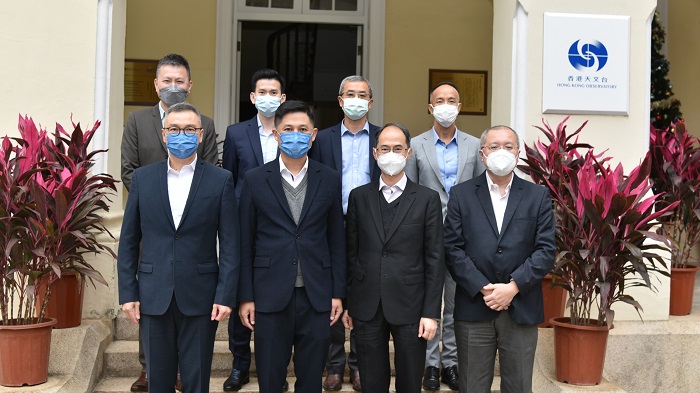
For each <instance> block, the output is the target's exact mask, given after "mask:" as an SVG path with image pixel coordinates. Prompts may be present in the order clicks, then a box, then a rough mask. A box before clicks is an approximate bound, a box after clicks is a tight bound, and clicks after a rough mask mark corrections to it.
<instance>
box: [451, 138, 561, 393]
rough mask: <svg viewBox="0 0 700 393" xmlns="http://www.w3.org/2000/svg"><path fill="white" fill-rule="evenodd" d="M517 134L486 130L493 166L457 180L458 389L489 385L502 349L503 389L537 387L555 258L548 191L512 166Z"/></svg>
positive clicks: (484, 148) (487, 158) (485, 147)
mask: <svg viewBox="0 0 700 393" xmlns="http://www.w3.org/2000/svg"><path fill="white" fill-rule="evenodd" d="M519 146H520V140H519V138H518V134H517V133H516V132H515V131H514V130H513V129H511V128H509V127H506V126H496V127H492V128H490V129H488V130H486V131H484V133H483V134H482V135H481V156H482V160H483V161H484V165H485V166H486V168H487V171H486V172H485V173H483V174H482V175H481V176H479V177H476V178H474V179H471V180H468V181H466V182H464V183H462V184H458V185H456V186H454V187H452V191H451V193H450V199H449V202H448V205H447V218H446V219H445V253H446V256H447V258H446V259H447V267H448V269H449V270H450V273H451V274H452V277H453V278H454V280H455V281H456V282H457V291H456V296H455V311H454V317H455V321H456V322H455V333H456V337H457V356H458V359H459V390H460V391H462V392H474V393H481V392H490V391H491V383H492V382H493V372H494V362H495V356H496V351H497V350H498V353H499V362H500V369H501V391H502V392H504V393H510V392H531V391H532V368H533V365H534V359H535V349H536V348H537V324H538V323H540V322H542V320H543V319H544V312H543V306H542V290H541V281H542V278H543V277H544V276H545V275H546V274H547V273H548V272H549V271H550V270H551V268H552V265H553V264H554V256H555V250H556V245H555V241H554V231H555V221H554V215H553V213H552V200H551V198H550V196H549V192H548V191H547V190H546V189H545V188H544V187H541V186H538V185H535V184H533V183H530V182H528V181H525V180H523V179H521V178H519V177H518V176H516V175H515V174H514V173H513V169H514V168H515V166H516V164H517V161H518V147H519Z"/></svg>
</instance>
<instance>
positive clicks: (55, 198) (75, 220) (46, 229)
mask: <svg viewBox="0 0 700 393" xmlns="http://www.w3.org/2000/svg"><path fill="white" fill-rule="evenodd" d="M99 126H100V123H99V121H98V122H95V124H94V125H93V127H92V129H90V130H88V131H85V132H83V130H82V129H81V127H80V124H77V125H76V124H73V131H72V132H71V133H68V132H66V131H65V129H64V128H63V127H61V126H60V125H59V124H57V125H56V129H55V131H54V133H53V138H52V137H51V136H50V135H49V133H48V132H47V131H46V130H45V129H39V128H37V127H36V125H35V123H34V121H33V120H32V119H31V118H29V117H22V116H20V117H19V132H20V137H19V138H10V137H7V136H5V137H4V138H3V139H2V144H1V146H0V249H1V250H2V252H1V253H0V274H1V275H2V295H1V296H0V318H1V319H0V323H2V324H3V325H25V324H31V323H34V322H36V321H37V320H41V319H43V318H44V312H45V310H46V306H47V305H48V301H49V298H50V294H51V286H52V284H53V282H54V281H55V280H56V279H58V278H60V277H61V273H62V272H64V271H69V270H72V271H75V272H76V274H77V276H78V277H79V278H80V279H88V280H89V281H90V282H91V283H92V284H93V286H94V285H95V281H97V282H99V283H102V284H105V285H107V282H106V281H105V280H104V278H103V277H102V275H101V274H100V273H99V271H97V270H95V268H94V267H93V266H92V265H91V264H90V263H89V262H88V261H86V259H85V256H86V255H87V254H99V253H105V252H106V253H108V254H110V255H111V256H113V257H115V254H114V252H113V251H112V250H111V249H110V248H109V247H107V246H104V245H102V244H100V243H99V242H98V240H97V237H96V235H97V234H98V233H101V232H104V233H107V234H108V235H109V236H112V234H111V233H109V231H108V230H107V228H106V227H105V226H104V225H103V223H102V216H101V215H100V213H101V212H107V211H109V204H108V201H109V199H108V196H109V195H111V194H113V192H115V191H116V185H115V184H116V182H117V181H116V180H115V179H114V178H112V177H111V176H110V175H107V174H99V175H93V174H92V173H91V172H90V169H91V168H92V166H93V164H94V161H93V157H94V155H95V154H97V153H100V152H102V151H89V144H90V140H91V139H92V137H93V135H94V133H95V131H97V129H98V127H99ZM44 277H45V278H47V279H48V281H49V287H48V290H47V293H46V296H45V297H44V300H43V304H42V305H41V307H40V311H39V312H38V313H36V311H35V307H34V306H35V305H34V302H35V299H36V296H37V294H38V286H37V285H36V284H37V282H38V280H39V279H40V278H44Z"/></svg>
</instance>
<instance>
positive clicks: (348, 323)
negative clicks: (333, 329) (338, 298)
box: [343, 310, 353, 330]
mask: <svg viewBox="0 0 700 393" xmlns="http://www.w3.org/2000/svg"><path fill="white" fill-rule="evenodd" d="M343 325H345V328H346V329H350V330H352V328H353V326H352V317H351V316H350V315H349V314H348V310H345V312H344V313H343Z"/></svg>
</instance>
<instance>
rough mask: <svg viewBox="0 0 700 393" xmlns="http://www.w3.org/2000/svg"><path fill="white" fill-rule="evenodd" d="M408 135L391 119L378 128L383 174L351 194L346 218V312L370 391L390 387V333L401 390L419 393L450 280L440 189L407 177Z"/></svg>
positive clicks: (365, 385)
mask: <svg viewBox="0 0 700 393" xmlns="http://www.w3.org/2000/svg"><path fill="white" fill-rule="evenodd" d="M409 146H410V135H409V133H408V130H407V129H406V128H405V127H403V126H402V125H399V124H395V123H389V124H387V125H386V126H384V127H383V128H382V129H380V130H379V131H377V148H376V149H375V150H374V157H375V158H376V160H377V163H378V165H379V168H380V169H381V171H382V175H381V177H380V179H379V181H377V182H371V183H369V184H366V185H364V186H361V187H358V188H356V189H354V190H353V191H352V192H351V193H350V201H349V203H348V214H347V220H346V232H347V250H348V264H349V266H350V269H349V275H350V279H349V281H348V282H349V284H348V288H349V292H348V300H347V307H348V310H347V311H346V312H345V315H344V316H343V322H344V324H345V325H346V327H348V328H354V329H353V330H354V331H355V334H356V339H357V361H358V365H359V368H360V375H362V390H363V391H365V392H372V393H375V392H388V391H389V383H390V378H391V369H390V365H389V334H390V333H391V336H392V337H393V338H394V348H395V351H396V356H395V358H394V364H395V369H396V391H397V392H402V393H405V392H416V393H417V392H420V391H421V377H422V371H423V366H424V364H425V349H426V345H427V340H430V339H432V338H433V337H434V336H435V332H436V330H437V319H439V318H440V306H441V304H442V296H441V295H442V286H443V283H444V279H445V264H444V262H443V260H444V259H443V258H444V247H443V242H442V214H441V207H440V196H439V195H438V193H437V192H435V191H433V190H431V189H429V188H427V187H423V186H420V185H418V184H416V183H413V182H412V181H411V180H409V179H408V178H407V177H406V175H405V174H404V171H403V168H404V166H405V165H406V159H407V158H408V157H407V156H410V154H411V149H410V148H409Z"/></svg>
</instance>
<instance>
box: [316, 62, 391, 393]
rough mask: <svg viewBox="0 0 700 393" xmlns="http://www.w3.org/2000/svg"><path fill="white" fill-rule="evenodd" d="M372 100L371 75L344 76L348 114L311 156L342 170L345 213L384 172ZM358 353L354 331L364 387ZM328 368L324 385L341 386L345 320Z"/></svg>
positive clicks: (352, 363) (354, 377) (355, 377)
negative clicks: (360, 190) (355, 194)
mask: <svg viewBox="0 0 700 393" xmlns="http://www.w3.org/2000/svg"><path fill="white" fill-rule="evenodd" d="M372 102H373V100H372V85H370V83H369V81H368V80H367V79H365V78H364V77H362V76H359V75H352V76H348V77H346V78H345V79H343V81H342V82H340V89H339V90H338V104H339V105H340V107H341V108H342V109H343V113H344V114H345V115H344V117H343V120H342V121H341V122H340V123H338V124H336V125H334V126H333V127H329V128H326V129H324V130H321V131H320V132H319V133H318V137H317V138H316V141H315V142H314V144H313V146H312V147H311V150H310V151H309V157H311V158H312V159H314V160H316V161H319V162H321V163H322V164H324V165H327V166H329V167H331V168H333V169H335V170H336V171H338V173H340V175H341V184H342V188H341V190H340V192H341V195H342V198H343V214H346V213H347V211H348V197H349V195H350V191H351V190H352V189H354V188H356V187H358V186H361V185H364V184H367V183H369V182H370V181H377V179H379V175H380V173H381V171H380V170H379V168H378V167H377V163H376V161H375V160H374V157H373V156H372V149H373V148H374V146H375V143H376V137H375V136H376V133H377V130H378V129H379V127H377V126H375V125H374V124H371V123H369V122H368V121H367V112H368V111H369V109H370V108H372ZM355 353H356V350H355V333H353V332H350V353H349V354H348V357H347V364H348V367H349V368H350V383H352V386H353V389H355V390H357V391H360V390H362V385H361V382H360V373H359V371H358V370H357V356H356V354H355ZM326 370H327V371H328V375H327V376H326V379H325V380H324V381H323V388H324V389H325V390H340V389H341V387H342V385H343V375H344V374H345V329H343V325H342V324H337V325H335V326H333V327H332V328H331V345H330V347H329V349H328V362H327V364H326Z"/></svg>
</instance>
